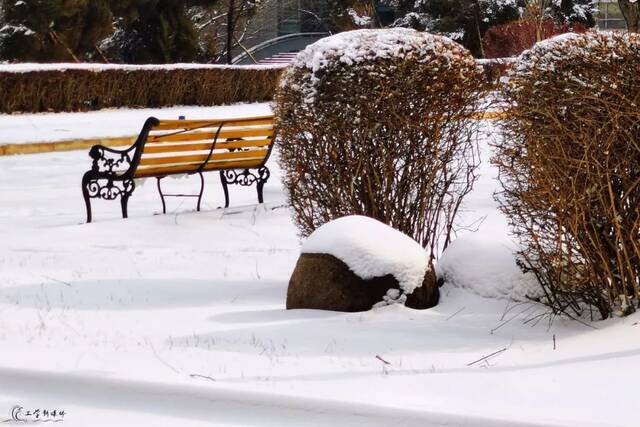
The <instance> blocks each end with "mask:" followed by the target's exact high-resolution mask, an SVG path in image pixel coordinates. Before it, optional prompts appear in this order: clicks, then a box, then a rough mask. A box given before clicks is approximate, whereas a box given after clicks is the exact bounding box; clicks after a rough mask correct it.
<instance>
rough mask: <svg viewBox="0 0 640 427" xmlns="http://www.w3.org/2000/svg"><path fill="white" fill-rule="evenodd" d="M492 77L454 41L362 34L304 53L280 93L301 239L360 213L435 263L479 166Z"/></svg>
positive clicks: (284, 153)
mask: <svg viewBox="0 0 640 427" xmlns="http://www.w3.org/2000/svg"><path fill="white" fill-rule="evenodd" d="M481 74H482V73H481V70H479V69H478V68H477V67H476V64H475V61H474V59H473V57H472V56H471V54H470V53H469V52H468V51H467V50H466V49H464V48H463V47H461V46H460V45H458V44H456V43H454V42H452V41H451V40H449V39H446V38H443V37H438V36H433V35H430V34H426V33H420V32H416V31H413V30H408V29H394V30H359V31H351V32H346V33H341V34H338V35H336V36H332V37H329V38H326V39H323V40H321V41H319V42H317V43H315V44H314V45H311V46H309V47H307V49H306V50H305V51H303V52H301V53H300V54H299V55H298V57H297V59H296V60H295V62H294V63H293V65H292V66H291V67H290V68H289V70H288V72H287V73H286V74H285V76H284V77H283V81H282V83H281V87H280V90H279V92H278V93H277V95H276V110H277V111H276V113H277V114H276V116H277V120H278V125H279V135H280V139H279V142H278V144H279V151H280V163H281V166H282V168H283V170H284V183H285V186H286V188H287V190H288V194H289V198H290V202H291V205H292V208H293V211H294V219H295V222H296V223H297V225H298V226H299V228H300V230H301V233H302V235H308V234H310V233H311V232H312V231H313V230H315V229H316V228H317V227H319V226H320V225H322V224H324V223H325V222H328V221H330V220H332V219H335V218H338V217H341V216H344V215H350V214H359V215H367V216H370V217H373V218H376V219H378V220H380V221H382V222H384V223H387V224H389V225H391V226H392V227H394V228H396V229H398V230H400V231H402V232H404V233H406V234H408V235H410V236H412V237H414V238H415V239H416V240H417V241H418V242H420V243H421V244H422V245H423V246H424V247H426V248H428V249H430V251H431V257H432V260H433V258H435V257H436V253H437V248H438V242H439V239H441V238H444V240H441V241H440V244H444V245H446V242H447V239H448V238H449V235H450V232H451V229H452V227H453V221H454V217H455V215H456V213H457V211H458V209H459V207H460V204H461V202H462V199H463V197H464V196H465V195H466V194H467V193H468V192H469V191H470V189H471V187H472V185H473V182H474V181H475V170H476V167H477V165H478V156H477V145H476V133H475V132H476V127H475V126H476V124H475V121H473V120H471V116H472V115H473V114H474V113H475V112H476V106H477V103H476V101H477V99H478V97H479V96H480V88H479V86H481V84H480V82H481V81H482V76H481Z"/></svg>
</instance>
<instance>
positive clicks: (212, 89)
mask: <svg viewBox="0 0 640 427" xmlns="http://www.w3.org/2000/svg"><path fill="white" fill-rule="evenodd" d="M281 73H282V68H249V67H247V68H240V67H233V68H227V67H220V68H211V67H209V68H205V67H203V68H173V69H162V68H157V69H125V68H123V69H118V68H115V69H105V70H100V71H96V70H91V69H66V70H64V69H60V70H50V69H47V70H37V71H26V72H12V71H2V70H0V94H2V96H0V112H2V113H15V112H30V113H36V112H46V111H90V110H98V109H101V108H117V107H132V108H143V107H165V106H171V105H205V106H206V105H220V104H229V103H234V102H261V101H268V100H271V99H272V98H273V95H274V92H275V88H276V85H277V81H278V79H279V77H280V74H281Z"/></svg>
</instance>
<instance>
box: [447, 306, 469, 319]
mask: <svg viewBox="0 0 640 427" xmlns="http://www.w3.org/2000/svg"><path fill="white" fill-rule="evenodd" d="M465 308H466V307H462V308H461V309H460V310H458V311H456V312H455V313H453V314H452V315H451V316H449V317H447V318H446V319H444V320H445V322H446V321H447V320H449V319H452V318H453V317H455V316H456V315H457V314H458V313H460V312H462V310H464V309H465Z"/></svg>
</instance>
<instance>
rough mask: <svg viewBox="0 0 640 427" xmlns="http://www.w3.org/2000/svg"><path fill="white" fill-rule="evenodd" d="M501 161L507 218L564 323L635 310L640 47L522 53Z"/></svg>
mask: <svg viewBox="0 0 640 427" xmlns="http://www.w3.org/2000/svg"><path fill="white" fill-rule="evenodd" d="M505 95H506V96H507V98H508V99H509V100H510V101H511V103H512V106H513V109H512V111H511V113H512V116H511V118H510V119H508V120H506V121H505V123H504V130H505V132H506V135H505V138H504V141H503V142H502V143H500V144H499V146H498V151H497V156H496V158H495V159H494V161H495V162H496V163H497V165H498V166H499V168H500V181H501V183H502V186H503V190H504V191H503V192H502V193H501V194H500V195H499V200H500V202H501V205H502V210H503V211H504V213H505V214H506V215H507V216H508V218H509V220H510V222H511V226H512V228H513V230H514V232H515V234H516V235H517V237H518V238H519V240H520V242H521V243H522V246H523V249H522V251H521V252H520V254H519V255H520V263H521V266H522V267H523V268H524V269H525V270H528V271H532V272H533V273H534V274H535V275H536V276H537V278H538V280H539V282H540V284H541V285H542V287H543V289H544V290H545V293H546V301H545V302H546V303H548V304H549V305H550V306H551V307H552V308H553V309H554V310H555V311H556V312H565V313H569V314H572V315H582V314H584V313H585V312H586V313H589V312H591V308H595V309H596V312H597V313H599V314H600V316H601V317H602V318H606V317H608V316H610V315H611V314H613V313H619V314H628V313H630V312H633V311H635V308H636V307H637V304H638V297H639V290H640V110H639V108H638V106H639V105H640V37H638V36H637V35H622V34H614V33H587V34H583V35H571V36H563V37H560V38H556V39H552V40H550V41H547V42H543V43H540V44H538V45H536V46H535V47H534V48H533V49H532V50H530V51H527V52H525V53H524V54H523V56H522V57H521V59H520V65H519V67H518V69H517V70H516V71H515V72H514V73H513V75H512V76H511V79H510V84H509V86H508V87H507V88H506V89H505Z"/></svg>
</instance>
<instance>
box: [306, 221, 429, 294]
mask: <svg viewBox="0 0 640 427" xmlns="http://www.w3.org/2000/svg"><path fill="white" fill-rule="evenodd" d="M302 253H307V254H313V253H322V254H329V255H333V256H334V257H336V258H338V259H339V260H341V261H342V262H344V263H345V264H346V265H347V266H348V267H349V269H350V270H351V271H353V272H354V273H355V274H356V275H357V276H358V277H361V278H362V279H365V280H368V279H372V278H374V277H381V276H386V275H387V274H391V275H393V276H394V277H395V278H396V280H397V281H398V283H399V285H400V289H402V290H403V291H404V292H405V293H406V294H410V293H412V292H413V291H414V290H415V289H416V288H418V287H420V286H421V285H422V282H423V280H424V277H425V274H426V273H427V271H428V269H429V257H428V254H427V252H426V251H425V250H424V248H423V247H422V246H420V244H418V243H417V242H416V241H415V240H413V239H412V238H411V237H409V236H407V235H406V234H403V233H401V232H400V231H398V230H395V229H393V228H391V227H389V226H388V225H386V224H384V223H382V222H380V221H378V220H375V219H373V218H369V217H366V216H359V215H352V216H345V217H342V218H339V219H336V220H333V221H331V222H328V223H326V224H324V225H323V226H321V227H320V228H318V229H317V230H315V231H314V232H313V233H312V234H311V235H310V236H309V238H308V239H307V240H306V242H305V243H304V245H303V246H302Z"/></svg>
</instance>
